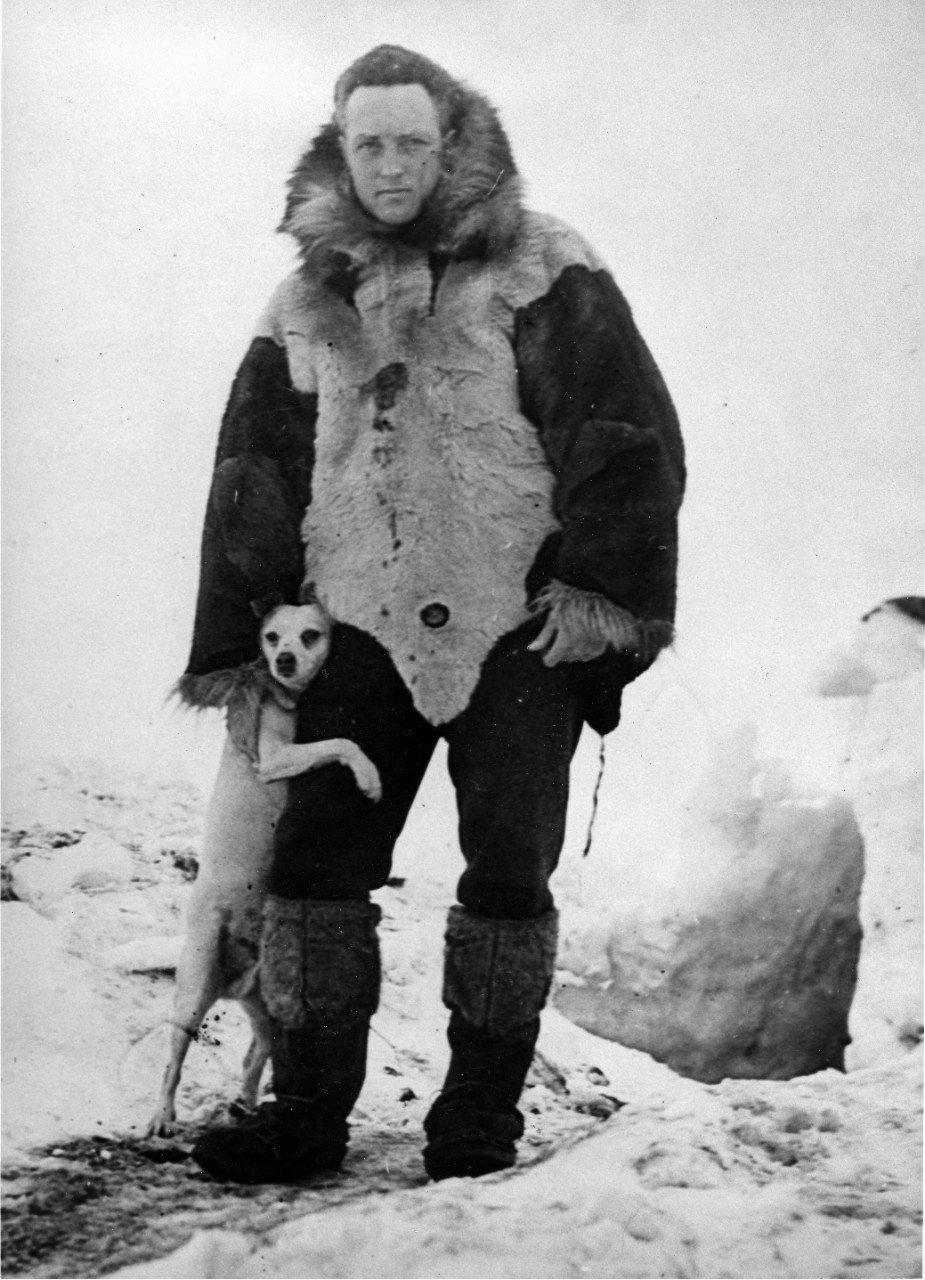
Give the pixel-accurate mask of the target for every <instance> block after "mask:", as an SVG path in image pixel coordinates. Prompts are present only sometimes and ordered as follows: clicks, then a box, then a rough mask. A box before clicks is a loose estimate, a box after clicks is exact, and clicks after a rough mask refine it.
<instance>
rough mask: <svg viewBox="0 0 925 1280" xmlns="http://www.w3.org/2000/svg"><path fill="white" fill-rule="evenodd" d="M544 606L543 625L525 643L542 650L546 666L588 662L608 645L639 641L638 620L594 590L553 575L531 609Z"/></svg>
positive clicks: (623, 645)
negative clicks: (583, 588) (569, 584)
mask: <svg viewBox="0 0 925 1280" xmlns="http://www.w3.org/2000/svg"><path fill="white" fill-rule="evenodd" d="M543 610H547V611H548V612H547V614H546V620H545V622H544V623H543V629H542V630H541V631H540V634H539V635H538V636H537V637H536V639H535V640H534V641H533V642H532V643H531V644H529V645H528V646H527V648H528V649H529V650H530V652H531V653H541V654H542V655H543V662H544V663H545V664H546V666H547V667H555V666H558V664H559V663H560V662H590V661H591V659H592V658H599V657H600V656H601V654H602V653H604V652H605V650H606V649H607V648H608V647H612V648H613V649H616V650H621V649H626V650H635V649H637V647H638V645H639V627H638V623H637V620H636V619H635V618H634V617H633V615H632V614H631V613H628V612H627V610H626V609H621V608H620V606H619V605H616V604H614V603H613V602H612V601H610V600H608V599H607V598H606V597H605V596H602V595H599V594H598V593H597V592H596V591H581V590H580V589H579V588H578V587H570V586H568V585H567V584H566V583H564V582H559V581H557V580H556V579H555V578H554V579H553V580H552V581H551V582H550V583H549V585H548V586H547V587H545V588H544V589H543V591H541V592H540V594H539V596H538V597H537V599H536V602H535V603H534V605H533V612H534V613H541V612H542V611H543Z"/></svg>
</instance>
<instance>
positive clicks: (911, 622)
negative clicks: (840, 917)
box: [816, 603, 925, 1070]
mask: <svg viewBox="0 0 925 1280" xmlns="http://www.w3.org/2000/svg"><path fill="white" fill-rule="evenodd" d="M923 637H925V627H923V626H922V623H921V622H920V621H919V620H918V619H917V618H915V617H910V616H909V615H908V614H907V613H906V612H904V611H903V609H902V608H899V607H897V606H896V605H895V604H892V603H887V604H885V605H881V606H880V607H879V608H877V609H875V610H874V611H873V612H872V613H870V614H868V615H867V617H866V618H865V619H864V620H863V621H862V622H861V623H859V625H858V627H857V629H856V631H855V634H854V636H853V637H852V639H851V641H850V642H849V643H848V644H846V645H844V646H842V647H840V648H839V649H837V650H835V651H834V652H833V653H831V654H830V655H829V657H828V659H827V660H826V663H825V665H824V667H823V668H822V670H821V671H820V672H819V674H818V676H817V680H816V688H817V692H818V693H819V694H820V695H822V696H824V697H830V698H839V699H843V700H844V702H843V705H844V706H845V709H846V712H847V714H846V715H845V717H844V761H843V765H844V768H843V779H842V781H843V786H844V789H845V793H846V794H847V795H848V796H849V798H850V800H851V804H852V806H853V808H854V812H855V814H856V815H857V820H858V823H859V826H860V829H861V833H862V835H863V837H864V881H863V886H862V889H861V900H860V919H861V925H862V928H863V932H864V941H863V946H862V948H861V959H860V964H859V967H858V979H857V991H856V994H855V998H854V1003H853V1004H852V1006H851V1013H850V1016H849V1023H848V1026H849V1030H850V1032H851V1040H852V1043H851V1045H850V1046H849V1048H848V1051H847V1054H846V1062H847V1065H848V1068H849V1069H850V1070H856V1069H857V1068H859V1067H866V1066H871V1065H873V1064H875V1063H881V1062H887V1061H889V1059H890V1058H892V1057H894V1056H895V1055H896V1054H897V1053H902V1052H904V1051H907V1050H908V1049H910V1048H914V1047H915V1045H916V1044H918V1043H919V1042H920V1041H921V1039H922V1014H923V991H922V973H923V960H925V956H923V911H922V845H923V830H922V815H923V800H925V796H923V740H922V739H923V734H922V708H923V705H925V702H923V673H922V665H923Z"/></svg>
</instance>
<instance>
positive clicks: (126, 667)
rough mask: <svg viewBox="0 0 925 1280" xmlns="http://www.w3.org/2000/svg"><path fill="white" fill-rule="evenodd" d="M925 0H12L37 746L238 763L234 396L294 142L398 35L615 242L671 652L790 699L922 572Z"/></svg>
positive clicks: (8, 461) (27, 637)
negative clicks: (216, 495) (438, 66)
mask: <svg viewBox="0 0 925 1280" xmlns="http://www.w3.org/2000/svg"><path fill="white" fill-rule="evenodd" d="M922 15H923V9H922V7H921V5H919V4H918V3H917V2H916V0H908V2H905V0H860V2H855V0H835V2H830V0H533V2H532V3H529V4H528V3H526V2H525V0H392V2H391V3H383V2H379V3H370V2H367V0H362V2H349V0H348V2H343V0H342V2H341V3H338V4H332V3H330V0H297V2H296V0H213V2H209V0H122V2H121V3H115V2H110V0H81V2H80V3H79V4H74V3H73V2H72V0H51V2H50V3H28V2H27V0H7V2H6V4H5V6H4V16H5V32H4V35H5V40H4V46H5V47H4V79H5V86H4V98H5V101H4V120H5V151H4V176H5V209H4V212H5V245H4V271H5V298H4V300H5V356H4V369H3V373H4V389H3V399H4V404H3V408H4V433H3V434H4V462H5V469H4V500H5V501H4V547H5V552H6V556H5V568H6V583H5V586H6V594H5V605H6V609H5V641H6V644H5V664H4V666H5V675H6V682H5V708H6V710H5V730H6V750H7V757H8V759H22V758H28V757H36V756H38V757H46V756H49V755H60V754H63V753H74V752H79V753H80V754H81V755H87V754H90V755H98V756H103V757H108V758H115V759H116V760H118V761H121V762H123V763H125V764H126V765H127V766H129V767H132V766H138V767H155V766H156V767H158V768H163V769H164V770H165V771H167V772H168V773H170V772H173V773H183V772H184V771H189V772H191V773H192V774H193V775H194V776H199V774H200V772H201V767H202V766H201V759H202V758H204V757H205V756H209V759H211V756H210V755H209V753H210V752H211V751H212V750H213V748H214V739H215V731H214V730H206V731H204V733H201V734H200V735H199V736H198V737H197V736H195V735H194V733H193V730H192V729H191V728H190V725H189V717H185V718H184V717H183V716H181V715H180V714H179V713H171V714H168V713H166V712H165V711H164V710H163V707H162V702H163V697H164V694H165V692H166V690H167V689H168V687H169V686H170V684H171V683H172V682H173V680H174V679H175V678H176V677H177V675H178V674H179V673H180V672H181V671H182V669H183V667H184V665H185V660H186V652H187V646H188V642H189V634H190V627H191V622H192V613H193V603H194V596H195V588H196V578H197V571H198V543H199V535H200V528H201V520H202V514H203V508H204V503H205V497H206V493H207V490H208V484H209V473H210V469H211V461H212V454H213V451H214V447H215V439H216V432H217V427H218V421H219V418H220V415H221V411H222V408H223V406H224V401H225V398H226V396H227V392H228V388H229V387H230V383H231V379H232V376H233V374H234V371H235V368H236V366H237V363H238V361H239V359H240V358H241V356H242V355H243V353H244V350H245V349H246V346H247V343H248V341H249V337H250V333H251V330H252V327H253V324H254V321H255V319H256V317H257V315H258V314H259V312H260V311H261V309H262V307H263V305H264V303H265V301H266V299H267V297H268V296H269V294H270V292H271V291H272V289H273V288H274V286H275V284H276V283H277V281H278V279H279V278H280V277H281V276H282V275H283V274H284V273H285V272H286V271H287V270H288V269H289V266H290V263H291V262H292V260H293V251H292V248H291V247H290V245H289V243H288V242H287V241H286V240H284V239H283V238H282V237H279V236H275V235H274V227H275V225H276V223H277V222H278V220H279V217H280V215H281V212H282V205H283V187H284V183H285V180H286V177H287V175H288V172H289V170H290V168H291V166H292V165H293V163H294V162H295V160H296V158H297V156H298V154H299V152H300V150H301V149H302V148H303V146H304V145H305V143H306V142H307V141H308V139H309V138H310V137H311V136H312V135H313V134H314V132H315V131H316V130H317V128H318V127H319V126H320V124H321V123H322V122H323V121H324V120H325V119H326V118H327V117H328V115H329V113H330V94H331V90H332V87H333V81H334V78H335V76H336V75H337V73H338V72H339V71H340V70H341V69H342V68H343V67H344V66H345V65H346V64H347V63H348V62H349V61H351V60H352V59H353V58H354V57H356V56H357V55H359V54H360V53H362V52H363V51H364V50H366V49H367V48H369V47H371V46H372V45H373V44H376V43H378V42H380V41H382V40H389V41H393V42H397V43H403V44H406V45H409V46H410V47H413V48H417V49H419V50H420V51H421V52H424V53H426V54H428V55H430V56H431V57H433V58H435V59H437V60H438V61H440V62H442V63H444V64H445V65H446V66H447V68H448V69H449V70H450V71H452V72H454V73H456V74H458V75H461V76H462V77H463V78H465V79H468V80H469V81H470V82H471V83H472V84H474V85H475V86H476V87H478V88H480V89H481V90H483V91H484V92H486V93H487V94H488V95H489V97H491V98H492V99H493V100H494V101H495V103H496V104H497V105H498V107H499V109H500V111H501V115H502V119H503V121H504V123H505V125H506V127H507V129H508V132H509V134H510V135H511V138H512V141H513V144H514V148H515V154H516V155H517V158H518V163H519V166H520V168H521V170H522V172H523V174H524V176H525V178H526V180H527V183H528V190H529V200H530V203H531V204H532V205H533V206H534V207H536V208H539V209H542V210H545V211H548V212H552V213H555V214H557V215H559V216H560V217H563V218H565V219H566V220H567V221H569V222H571V223H572V224H573V225H574V226H576V227H577V228H578V229H579V230H580V231H581V232H582V233H583V234H585V235H586V236H587V237H588V238H589V239H590V240H591V241H592V242H593V243H594V244H595V246H596V247H597V248H598V250H599V251H600V252H601V253H602V255H603V256H604V257H605V259H606V260H607V261H608V262H609V263H610V265H611V266H612V268H613V270H614V273H615V275H616V278H617V280H618V283H619V284H620V285H621V287H622V288H623V290H624V291H625V292H626V294H627V295H628V297H629V299H630V301H631V303H632V305H633V307H634V310H635V313H636V317H637V320H638V322H639V324H640V327H641V329H642V331H643V333H644V335H645V337H646V339H647V341H648V342H649V345H650V346H651V347H652V349H653V351H654V353H655V356H656V358H657V360H658V362H659V364H660V365H661V368H662V370H663V372H664V374H665V377H666V379H667V381H668V384H669V387H670V388H671V391H672V393H673V395H674V398H675V400H676V403H677V406H678V409H679V412H680V415H681V419H682V424H683V426H684V428H685V434H686V438H687V442H688V449H689V462H690V471H691V483H690V490H689V496H688V499H687V503H686V506H685V511H684V519H683V524H682V562H681V610H680V615H679V632H680V639H679V644H678V650H677V657H676V658H672V659H669V661H670V662H672V663H673V664H674V665H673V666H672V668H671V669H672V671H673V672H674V673H675V674H674V676H673V677H672V678H673V679H675V680H678V681H680V682H681V683H682V684H683V685H684V687H685V689H686V690H687V691H688V692H689V693H690V694H691V695H692V696H693V698H694V700H695V701H696V702H697V703H698V704H700V705H701V706H706V707H708V708H709V709H710V711H711V713H713V712H717V711H720V712H721V711H722V710H723V709H724V707H725V706H726V704H728V707H727V708H726V709H728V712H729V714H730V715H738V714H739V713H740V711H741V712H752V713H754V714H755V715H757V716H758V717H759V719H767V720H768V721H769V722H770V721H773V720H775V717H777V720H778V721H779V722H780V723H783V721H781V719H780V707H781V706H782V705H783V704H788V700H789V702H790V703H792V699H793V695H794V691H795V690H799V688H800V687H801V686H802V685H803V684H804V683H805V678H806V675H807V673H808V671H809V670H810V669H811V668H812V666H813V664H814V662H815V661H816V660H817V659H818V657H819V656H821V654H823V653H824V652H825V650H826V649H827V648H828V647H830V645H831V644H832V643H834V641H835V640H836V639H838V638H839V637H840V636H841V635H843V634H844V633H845V632H846V631H847V630H849V629H850V627H851V625H852V623H853V620H854V619H855V618H856V617H857V616H858V615H860V614H861V613H862V612H864V611H866V610H867V609H868V608H870V607H871V606H872V605H873V604H875V603H876V602H877V601H879V600H881V599H883V598H884V597H887V596H890V595H898V594H909V593H920V592H921V590H922V587H921V567H922V566H921V544H922V540H921V503H922V467H921V444H920V440H921V424H922V405H921V384H922V379H921V373H922V363H921V351H920V342H921V335H922V271H921V253H922V241H923V236H922V217H921V176H922V151H921V138H922V124H923V101H922V98H923V94H922V87H921V86H922V85H923V84H925V74H923V72H925V65H923V63H925V59H923V56H922V52H923V31H922V27H923V18H922ZM640 696H642V694H641V693H640ZM203 753H204V754H203Z"/></svg>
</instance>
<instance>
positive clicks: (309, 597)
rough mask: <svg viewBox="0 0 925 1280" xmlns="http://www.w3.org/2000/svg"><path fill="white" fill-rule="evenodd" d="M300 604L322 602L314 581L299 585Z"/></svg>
mask: <svg viewBox="0 0 925 1280" xmlns="http://www.w3.org/2000/svg"><path fill="white" fill-rule="evenodd" d="M298 603H299V604H320V601H319V599H318V595H317V593H316V591H315V584H314V582H303V583H302V585H301V587H299V598H298Z"/></svg>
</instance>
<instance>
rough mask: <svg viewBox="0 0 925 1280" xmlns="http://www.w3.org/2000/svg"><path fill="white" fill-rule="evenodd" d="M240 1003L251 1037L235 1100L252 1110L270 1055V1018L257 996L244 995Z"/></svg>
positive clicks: (255, 1103)
mask: <svg viewBox="0 0 925 1280" xmlns="http://www.w3.org/2000/svg"><path fill="white" fill-rule="evenodd" d="M241 1004H242V1005H243V1007H244V1009H245V1010H246V1011H247V1016H248V1017H249V1018H250V1022H251V1030H252V1031H253V1039H252V1040H251V1042H250V1046H249V1048H248V1050H247V1053H246V1054H245V1055H244V1066H243V1071H242V1075H241V1093H240V1095H239V1097H238V1099H236V1101H238V1102H239V1103H240V1105H241V1106H242V1107H243V1108H245V1109H246V1110H248V1111H253V1110H254V1108H255V1107H256V1106H257V1098H258V1096H259V1093H260V1080H261V1077H262V1075H263V1069H264V1067H265V1066H266V1064H267V1059H268V1058H269V1056H270V1019H269V1016H268V1014H267V1011H266V1009H265V1008H264V1005H263V1001H262V1000H260V999H259V998H256V997H248V996H244V997H243V998H242V999H241Z"/></svg>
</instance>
